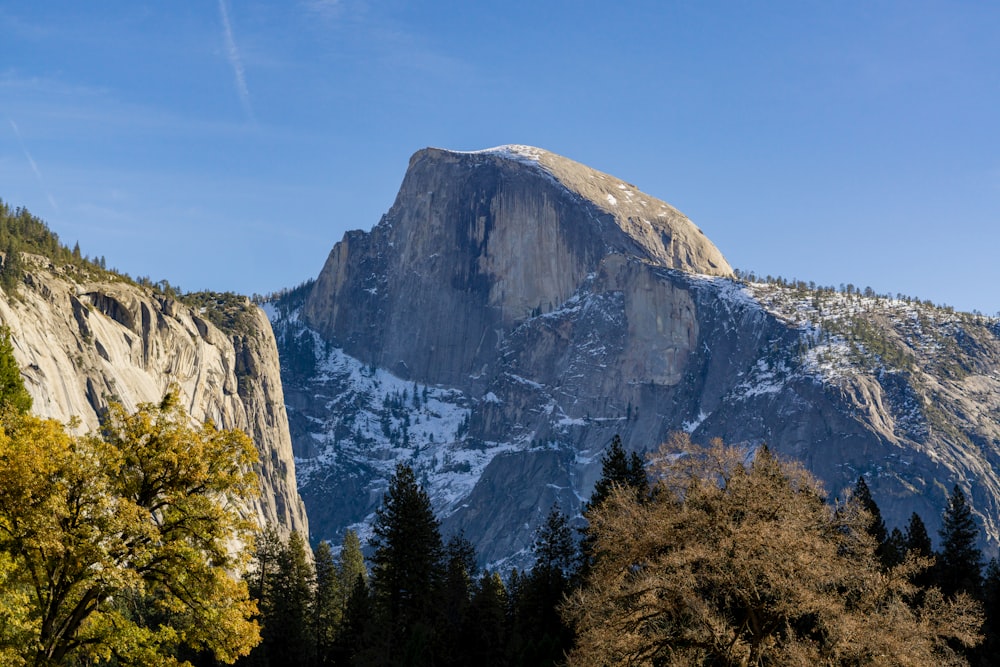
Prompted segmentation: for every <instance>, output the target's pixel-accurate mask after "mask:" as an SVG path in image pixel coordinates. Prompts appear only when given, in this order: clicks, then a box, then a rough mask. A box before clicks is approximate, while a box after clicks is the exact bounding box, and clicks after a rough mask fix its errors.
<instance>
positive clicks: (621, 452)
mask: <svg viewBox="0 0 1000 667" xmlns="http://www.w3.org/2000/svg"><path fill="white" fill-rule="evenodd" d="M616 487H627V488H630V489H633V490H634V491H635V495H636V498H637V499H642V498H644V497H645V496H646V495H647V494H648V493H649V483H648V481H647V480H646V468H645V466H644V465H643V463H642V459H640V458H639V455H638V454H636V453H635V452H632V455H631V456H626V454H625V448H624V447H623V446H622V439H621V437H620V436H618V435H615V436H614V437H613V438H612V439H611V444H610V445H609V446H608V451H607V452H605V453H604V456H602V457H601V477H600V479H598V480H597V483H596V484H595V485H594V491H593V493H592V494H591V495H590V500H589V501H588V502H587V504H586V505H585V507H584V516H586V515H587V514H588V513H590V512H592V511H593V510H594V509H596V508H597V507H599V506H600V504H601V503H602V502H604V500H605V499H606V498H607V497H608V496H609V495H610V494H611V492H612V491H613V490H614V489H615V488H616ZM582 533H583V536H582V538H581V540H580V568H579V569H580V572H579V574H580V576H581V577H585V576H586V575H587V572H588V571H589V570H590V568H591V567H592V566H593V564H594V558H595V557H596V554H595V553H594V550H593V547H594V539H593V536H592V535H591V534H590V531H589V530H588V529H587V528H584V529H583V530H582Z"/></svg>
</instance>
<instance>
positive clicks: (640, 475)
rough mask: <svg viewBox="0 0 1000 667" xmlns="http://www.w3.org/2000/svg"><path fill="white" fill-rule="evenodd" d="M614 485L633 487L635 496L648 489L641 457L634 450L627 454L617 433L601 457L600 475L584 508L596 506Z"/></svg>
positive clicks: (644, 492) (642, 493)
mask: <svg viewBox="0 0 1000 667" xmlns="http://www.w3.org/2000/svg"><path fill="white" fill-rule="evenodd" d="M615 486H627V487H630V488H632V489H635V492H636V495H637V497H642V496H644V495H645V494H646V493H647V492H648V491H649V484H648V482H647V481H646V468H645V466H643V464H642V459H641V458H639V455H638V454H636V453H635V452H632V454H631V456H627V455H626V454H625V448H624V447H623V446H622V439H621V437H620V436H618V435H616V436H615V437H613V438H612V439H611V444H610V445H609V447H608V451H607V452H605V454H604V456H602V457H601V477H600V479H598V480H597V483H596V484H595V485H594V492H593V493H592V494H591V495H590V501H589V502H587V505H586V509H588V510H589V509H592V508H594V507H597V506H598V505H599V504H600V503H601V502H602V501H603V500H604V499H605V498H607V496H608V494H610V493H611V490H612V489H613V488H614V487H615Z"/></svg>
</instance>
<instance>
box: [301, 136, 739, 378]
mask: <svg viewBox="0 0 1000 667" xmlns="http://www.w3.org/2000/svg"><path fill="white" fill-rule="evenodd" d="M610 254H624V255H628V256H633V257H639V258H642V259H644V260H646V261H649V262H651V263H655V264H657V265H659V266H664V267H670V268H678V269H682V270H685V271H691V272H696V273H705V274H709V275H728V274H730V273H731V269H730V267H729V265H728V264H727V263H726V260H725V259H724V258H723V257H722V255H721V253H719V251H718V250H716V248H715V247H714V246H713V245H712V244H711V243H710V242H709V241H708V240H707V239H706V238H705V237H704V235H703V234H702V233H701V232H700V231H699V230H698V229H697V228H696V227H695V226H694V225H693V224H692V223H691V222H690V221H689V220H688V219H687V218H685V217H684V216H683V215H681V214H680V213H679V212H677V211H676V210H675V209H673V208H671V207H670V206H668V205H667V204H665V203H663V202H661V201H659V200H657V199H654V198H652V197H649V196H647V195H644V194H643V193H641V192H638V191H636V190H635V188H634V187H632V186H629V185H627V184H626V183H624V182H622V181H620V180H618V179H616V178H614V177H611V176H608V175H606V174H602V173H600V172H597V171H594V170H592V169H590V168H588V167H584V166H583V165H580V164H577V163H574V162H572V161H570V160H567V159H566V158H562V157H559V156H557V155H553V154H551V153H547V152H545V151H540V150H538V149H531V148H527V147H505V148H502V149H497V150H494V151H486V152H481V153H454V152H449V151H442V150H438V149H426V150H423V151H420V152H418V153H417V154H415V155H414V156H413V158H411V160H410V168H409V170H408V171H407V173H406V177H405V178H404V179H403V184H402V186H401V188H400V191H399V195H398V196H397V198H396V202H395V204H394V205H393V207H392V209H390V211H389V213H388V214H386V216H385V217H384V218H383V219H382V221H381V222H380V223H379V224H378V226H376V227H375V229H374V230H372V232H371V233H370V234H364V233H360V232H351V233H349V234H348V235H347V236H345V238H344V240H343V241H342V242H340V243H338V244H337V245H336V246H335V247H334V249H333V251H332V252H331V253H330V257H329V259H328V260H327V263H326V266H325V267H324V268H323V271H322V272H321V273H320V276H319V278H318V279H317V281H316V286H315V288H314V289H313V291H312V293H311V295H310V296H309V299H308V300H307V302H306V304H305V307H304V309H303V319H304V320H305V322H307V323H308V324H309V325H310V326H311V327H313V328H314V329H315V330H317V331H319V332H320V333H321V334H322V335H323V336H324V338H327V339H328V340H331V341H335V342H336V343H337V344H339V345H342V346H343V347H344V349H345V350H346V351H347V352H348V353H349V354H352V355H354V356H356V357H358V358H360V359H363V360H365V361H367V362H371V363H375V364H377V365H378V366H380V367H384V368H388V369H391V370H393V371H394V372H395V373H397V374H398V375H400V376H402V377H416V378H422V379H425V380H426V381H430V382H435V383H448V384H450V383H455V382H460V381H461V380H462V378H463V377H464V376H466V375H468V374H470V373H475V372H477V371H479V370H481V369H482V368H483V367H484V365H486V364H488V363H489V362H490V361H491V360H492V358H493V355H494V353H495V349H496V345H497V343H498V341H499V337H500V336H501V334H502V332H503V331H504V330H506V329H509V328H510V327H511V326H513V325H514V324H515V323H517V322H520V321H522V320H524V319H525V318H527V317H529V316H531V315H532V314H536V315H537V314H539V313H546V312H549V311H551V310H552V309H554V308H555V307H557V306H558V305H559V304H561V303H563V302H564V301H566V299H568V298H569V297H570V296H572V295H573V293H574V292H575V291H576V289H577V287H578V286H579V285H580V283H581V282H582V281H583V280H584V278H585V277H586V276H587V275H588V274H590V273H592V272H594V271H596V270H598V267H599V265H600V262H601V260H602V259H603V258H604V257H606V256H608V255H610Z"/></svg>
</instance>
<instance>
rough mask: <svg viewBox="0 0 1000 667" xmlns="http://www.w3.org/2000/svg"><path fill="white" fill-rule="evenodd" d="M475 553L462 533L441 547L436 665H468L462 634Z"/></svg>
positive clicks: (470, 593) (467, 609)
mask: <svg viewBox="0 0 1000 667" xmlns="http://www.w3.org/2000/svg"><path fill="white" fill-rule="evenodd" d="M476 569H477V567H476V550H475V547H473V546H472V543H471V542H470V541H469V540H468V539H466V537H465V533H463V532H459V534H458V535H454V536H452V538H451V539H450V540H448V545H447V546H446V547H445V571H444V581H443V586H442V590H441V613H440V617H439V620H438V623H439V626H438V629H437V636H438V643H437V646H438V651H437V652H438V656H439V658H440V661H439V664H443V665H455V666H456V667H461V666H464V665H467V664H469V656H468V655H467V654H466V653H465V649H466V648H467V644H466V642H465V641H463V639H462V636H463V632H464V631H465V630H467V629H468V628H467V626H466V618H467V616H468V611H469V600H470V597H471V595H472V586H473V577H474V576H475V575H476Z"/></svg>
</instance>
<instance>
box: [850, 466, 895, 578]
mask: <svg viewBox="0 0 1000 667" xmlns="http://www.w3.org/2000/svg"><path fill="white" fill-rule="evenodd" d="M854 499H855V501H856V502H858V503H859V504H860V505H861V508H862V509H864V510H865V511H866V512H868V514H869V515H871V520H870V522H869V524H868V528H867V530H868V534H869V535H871V536H872V539H874V540H875V552H876V553H877V554H878V556H879V560H881V561H882V565H883V566H885V567H887V568H888V567H892V565H893V564H894V563H892V557H891V555H890V554H889V553H888V549H887V545H886V539H888V537H889V533H888V531H887V530H886V528H885V521H884V520H883V519H882V511H881V510H879V508H878V505H877V504H876V503H875V499H874V498H872V492H871V489H869V488H868V484H867V482H865V478H864V475H861V476H859V477H858V481H857V483H856V484H855V485H854Z"/></svg>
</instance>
